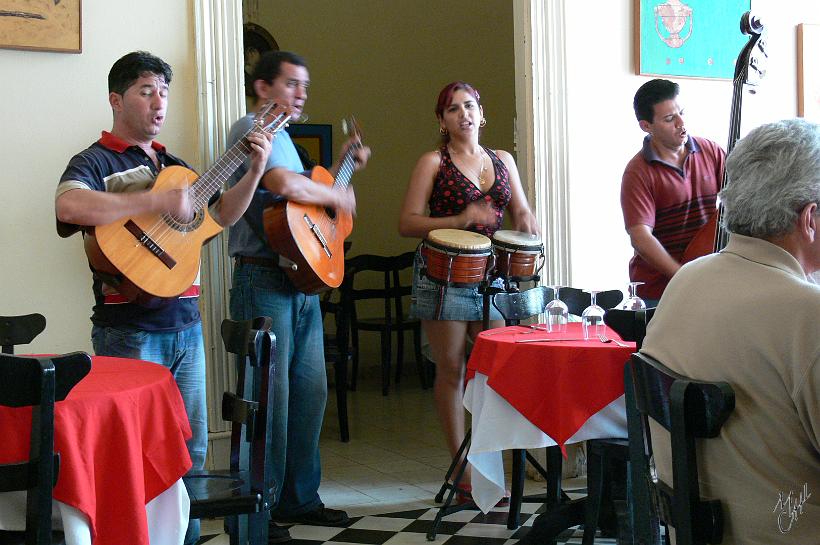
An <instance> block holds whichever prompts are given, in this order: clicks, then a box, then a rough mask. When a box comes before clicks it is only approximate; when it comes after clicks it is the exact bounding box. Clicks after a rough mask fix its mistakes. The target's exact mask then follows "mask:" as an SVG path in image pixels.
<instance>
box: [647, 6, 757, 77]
mask: <svg viewBox="0 0 820 545" xmlns="http://www.w3.org/2000/svg"><path fill="white" fill-rule="evenodd" d="M634 2H635V4H634V19H635V30H634V32H635V34H634V36H635V38H634V41H635V44H634V55H635V73H636V74H639V75H647V76H648V75H652V76H673V77H691V78H715V79H732V78H733V77H734V70H735V60H736V58H737V55H738V53H739V52H740V50H741V49H743V46H744V44H745V43H746V42H747V41H748V37H747V36H745V35H744V34H743V33H741V31H740V18H741V16H742V15H743V14H744V13H745V12H747V11H749V9H750V8H751V0H721V1H720V2H716V1H715V0H634Z"/></svg>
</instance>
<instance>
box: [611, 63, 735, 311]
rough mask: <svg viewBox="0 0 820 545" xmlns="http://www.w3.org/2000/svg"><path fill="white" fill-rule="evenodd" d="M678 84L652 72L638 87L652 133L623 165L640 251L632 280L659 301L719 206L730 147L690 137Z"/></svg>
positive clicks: (626, 206)
mask: <svg viewBox="0 0 820 545" xmlns="http://www.w3.org/2000/svg"><path fill="white" fill-rule="evenodd" d="M679 92H680V88H679V87H678V84H677V83H673V82H671V81H668V80H664V79H653V80H651V81H649V82H647V83H645V84H643V85H642V86H641V87H640V88H639V89H638V91H637V92H636V93H635V99H634V102H633V107H634V109H635V116H636V117H637V118H638V124H639V125H640V127H641V129H642V130H643V131H644V132H646V133H647V136H646V137H645V138H644V140H643V148H642V149H641V151H639V152H638V153H637V154H636V155H635V157H633V158H632V160H631V161H629V163H628V164H627V165H626V169H625V170H624V174H623V180H622V182H621V208H622V209H623V214H624V223H625V225H626V230H627V232H628V233H629V238H630V241H631V242H632V247H633V248H635V255H634V256H633V257H632V259H631V260H630V262H629V279H630V280H631V281H633V282H643V283H644V284H643V285H642V286H640V287H639V288H638V294H639V295H640V296H641V297H642V298H644V299H645V300H646V302H647V305H648V306H655V305H656V304H657V300H658V299H660V297H661V294H662V293H663V290H664V288H666V284H667V283H668V282H669V279H670V278H672V275H674V274H675V273H676V272H677V270H678V269H679V268H680V266H681V258H682V256H683V253H684V250H685V249H686V247H687V245H688V244H689V242H690V241H691V240H692V238H693V237H694V236H695V235H696V234H697V232H698V231H699V230H700V229H701V227H702V226H703V225H704V224H705V223H706V222H707V221H708V220H709V218H710V217H711V216H712V214H714V213H715V203H716V200H717V193H718V189H719V187H720V183H721V181H722V180H723V164H724V160H725V156H726V154H725V152H724V151H723V150H722V149H721V148H720V146H718V145H717V144H716V143H714V142H712V141H711V140H707V139H705V138H699V137H696V136H690V135H689V134H688V132H687V131H686V127H685V125H684V121H683V108H682V107H681V106H680V104H679V103H678V94H679Z"/></svg>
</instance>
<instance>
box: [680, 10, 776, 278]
mask: <svg viewBox="0 0 820 545" xmlns="http://www.w3.org/2000/svg"><path fill="white" fill-rule="evenodd" d="M740 31H741V32H742V33H743V34H746V35H749V40H748V41H747V42H746V45H744V46H743V49H742V50H741V51H740V55H738V57H737V62H736V63H735V75H734V78H733V81H734V89H733V91H732V112H731V114H730V116H729V142H728V144H727V146H726V155H727V156H728V155H729V154H730V153H731V152H732V150H733V149H734V147H735V144H736V143H737V141H738V140H740V114H741V103H742V101H743V89H744V87H745V86H746V85H750V86H755V85H757V84H758V83H759V82H760V80H761V79H763V76H764V75H765V74H766V69H765V61H766V59H767V58H768V54H767V53H766V33H765V29H764V28H763V24H762V23H761V22H760V19H758V18H757V17H755V16H754V15H752V12H751V11H747V12H746V13H744V14H743V15H742V16H741V18H740ZM749 91H750V92H751V93H754V89H749ZM728 183H729V180H728V177H727V175H726V171H725V169H724V172H723V180H722V181H721V184H720V188H719V189H721V190H722V189H723V188H725V187H726V184H728ZM722 215H723V205H722V204H721V203H720V202H718V206H717V210H716V211H715V213H714V214H713V215H712V217H711V218H709V221H707V222H706V224H704V225H703V227H701V229H700V231H698V232H697V234H696V235H695V237H694V238H693V239H692V240H691V241H690V242H689V245H688V246H687V247H686V250H684V252H683V258H682V260H681V261H682V262H683V263H688V262H689V261H692V260H693V259H697V258H698V257H702V256H704V255H708V254H710V253H714V252H719V251H720V250H722V249H723V247H724V246H726V243H727V242H728V240H729V233H728V231H726V228H725V227H724V226H723V225H722V222H721V217H722Z"/></svg>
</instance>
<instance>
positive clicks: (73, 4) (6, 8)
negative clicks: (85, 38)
mask: <svg viewBox="0 0 820 545" xmlns="http://www.w3.org/2000/svg"><path fill="white" fill-rule="evenodd" d="M81 13H82V10H81V0H0V47H2V48H6V49H28V50H33V51H57V52H61V53H81V52H82V17H81Z"/></svg>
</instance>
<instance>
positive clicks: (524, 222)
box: [512, 209, 541, 237]
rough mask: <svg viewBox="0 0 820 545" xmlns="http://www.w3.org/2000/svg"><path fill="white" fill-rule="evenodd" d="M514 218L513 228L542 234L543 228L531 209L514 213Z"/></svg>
mask: <svg viewBox="0 0 820 545" xmlns="http://www.w3.org/2000/svg"><path fill="white" fill-rule="evenodd" d="M512 220H513V229H515V230H516V231H521V232H523V233H530V234H533V235H538V236H539V237H540V236H541V228H540V227H539V226H538V220H536V219H535V215H534V214H533V213H532V212H531V211H530V210H529V209H527V210H522V211H521V212H519V213H518V214H516V215H514V216H513V218H512Z"/></svg>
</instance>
